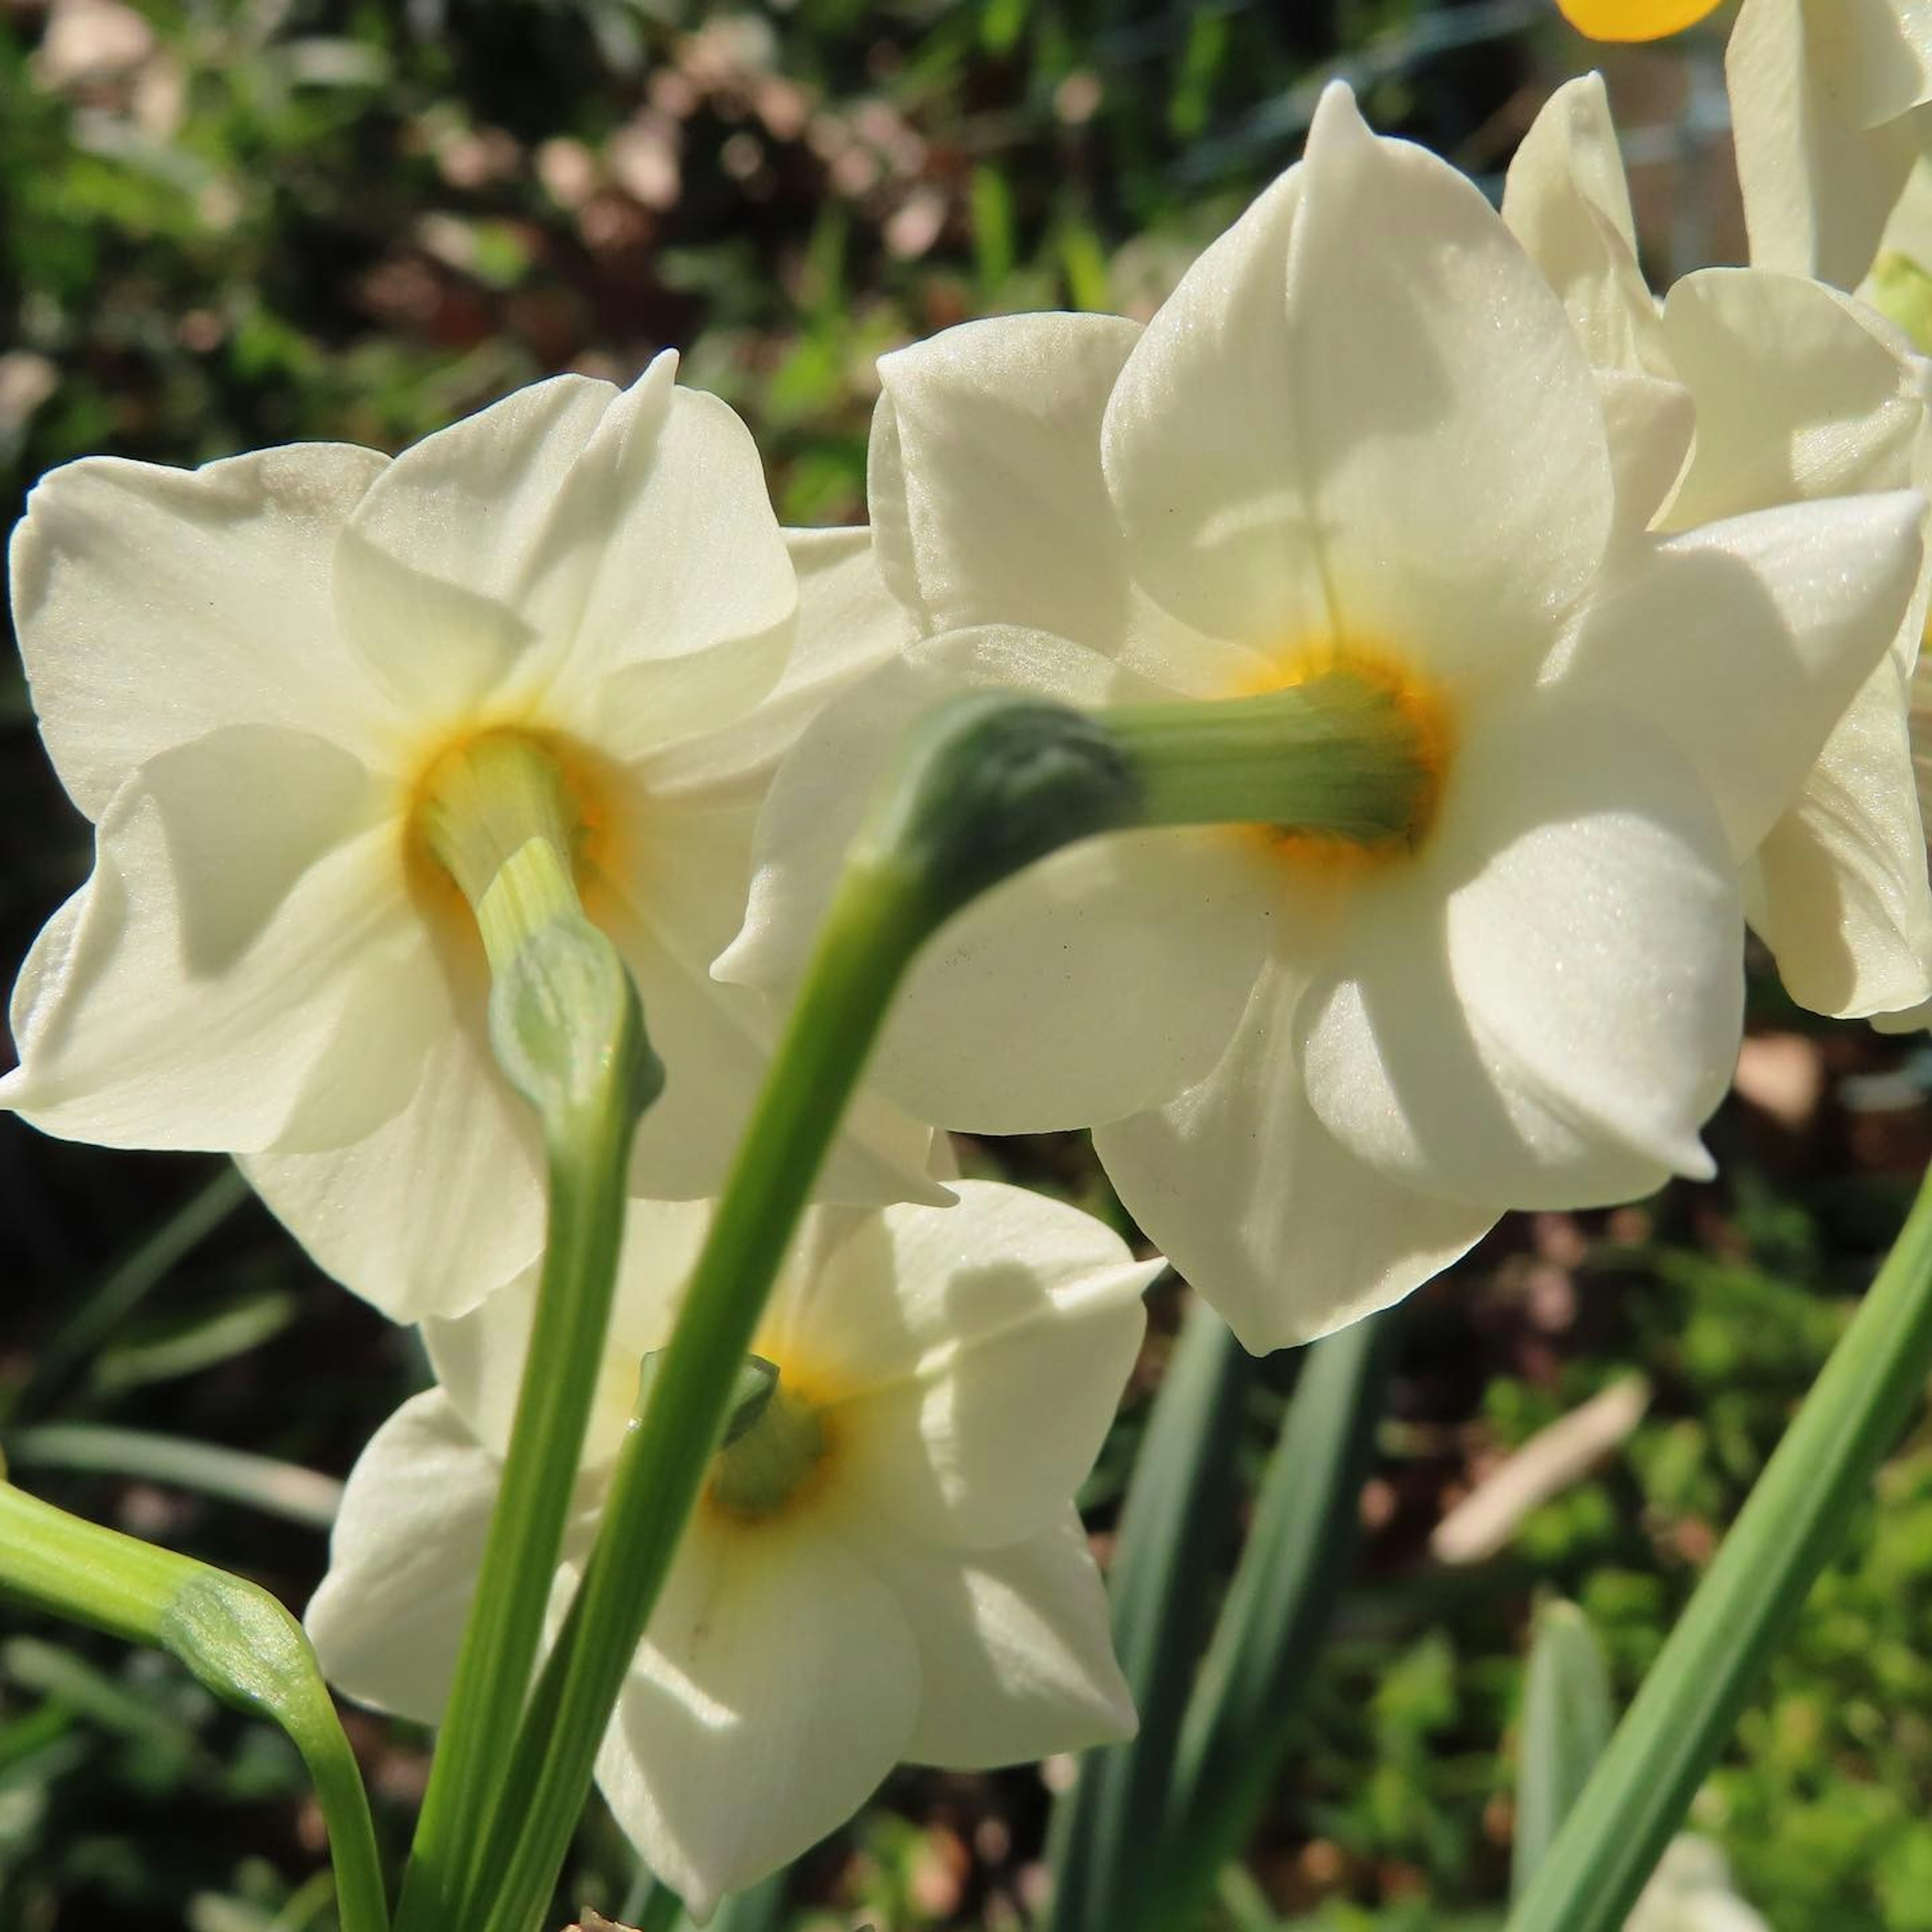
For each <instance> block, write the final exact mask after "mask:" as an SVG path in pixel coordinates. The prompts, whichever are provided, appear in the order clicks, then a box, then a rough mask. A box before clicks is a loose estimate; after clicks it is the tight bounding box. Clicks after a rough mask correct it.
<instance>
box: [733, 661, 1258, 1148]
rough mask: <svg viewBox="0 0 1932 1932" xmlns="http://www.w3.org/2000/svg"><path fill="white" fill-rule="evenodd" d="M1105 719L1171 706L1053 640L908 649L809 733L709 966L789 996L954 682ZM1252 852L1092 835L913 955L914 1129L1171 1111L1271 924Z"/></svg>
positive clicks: (778, 789) (905, 1041) (1251, 971)
mask: <svg viewBox="0 0 1932 1932" xmlns="http://www.w3.org/2000/svg"><path fill="white" fill-rule="evenodd" d="M976 686H977V687H981V688H1019V689H1030V690H1033V691H1039V692H1040V693H1041V694H1043V695H1046V696H1049V697H1054V698H1056V699H1059V700H1064V701H1065V702H1068V703H1075V704H1080V705H1086V706H1096V705H1101V704H1106V703H1126V702H1130V701H1134V700H1145V699H1147V698H1148V697H1158V696H1160V691H1158V690H1157V688H1155V687H1153V686H1151V685H1148V684H1146V683H1145V682H1143V681H1142V680H1141V679H1139V678H1138V677H1137V676H1134V675H1133V674H1132V673H1129V672H1127V671H1126V670H1124V669H1123V667H1121V666H1119V665H1118V664H1112V663H1110V662H1109V661H1108V660H1107V659H1106V658H1103V657H1101V656H1100V655H1098V654H1097V653H1096V652H1091V651H1089V650H1087V649H1084V648H1083V647H1082V646H1080V645H1078V644H1076V643H1071V642H1069V641H1068V640H1065V639H1063V638H1058V637H1052V636H1050V635H1049V634H1047V633H1046V632H1043V631H1009V630H1004V629H992V628H989V629H986V630H981V631H959V632H956V633H954V634H952V635H950V636H949V637H944V638H938V639H934V640H929V641H928V642H926V643H922V644H919V645H917V646H914V647H913V649H911V650H910V651H909V652H907V653H906V655H904V657H903V658H901V660H900V661H898V663H896V664H891V665H888V666H886V667H884V668H883V669H882V670H880V671H878V672H877V673H874V675H873V676H871V677H868V678H867V679H865V680H864V682H862V683H861V684H859V685H856V686H855V687H854V688H853V689H852V690H851V691H850V692H848V693H847V694H846V695H845V696H844V697H841V699H840V700H838V702H837V703H835V704H834V705H832V706H830V707H829V709H827V710H826V712H824V713H823V714H822V715H820V717H819V718H817V719H816V720H815V721H814V723H813V724H812V725H811V727H810V728H809V729H808V730H807V731H806V733H805V735H804V736H802V738H801V739H799V744H798V746H797V748H796V750H795V751H793V754H792V755H791V757H789V758H788V759H787V760H786V761H785V763H784V765H783V766H781V768H780V769H779V772H778V775H777V777H776V779H775V781H774V783H773V784H772V791H771V794H770V796H769V799H767V800H766V804H765V807H764V810H763V814H762V815H761V817H760V820H759V832H758V859H757V869H756V871H755V873H754V877H753V880H752V885H751V895H750V900H749V903H748V907H747V908H746V911H745V925H744V929H743V930H742V932H741V933H740V934H739V937H738V938H737V939H736V940H735V941H733V943H732V944H731V946H730V948H729V949H728V950H727V951H726V952H725V953H724V954H723V955H722V956H721V958H720V959H718V961H717V962H716V964H715V966H714V968H713V971H714V972H715V973H716V974H718V976H719V977H726V978H730V979H731V980H742V981H745V982H748V983H751V984H754V985H756V986H759V987H760V988H762V989H764V990H765V991H766V992H769V993H772V994H774V995H782V994H783V993H784V991H785V990H786V989H789V988H790V986H793V985H795V984H796V980H797V977H798V976H799V974H800V973H801V972H802V969H803V965H804V959H805V942H806V941H808V940H809V938H810V937H811V935H813V934H814V933H815V932H816V930H817V922H818V920H819V919H820V916H822V910H823V907H824V906H825V905H826V903H827V902H828V901H829V898H830V896H831V893H832V888H833V885H834V883H835V880H836V879H837V877H838V868H839V866H840V865H841V863H842V861H843V858H844V850H845V847H846V846H847V843H848V842H849V841H850V838H851V836H852V835H853V832H854V831H856V829H857V826H858V824H859V820H860V818H861V817H862V814H863V811H864V809H865V803H866V801H867V799H868V796H869V795H870V794H871V791H872V790H873V788H874V786H875V785H876V784H877V781H878V779H879V778H880V777H881V776H882V775H883V772H884V770H885V768H886V763H887V762H888V760H889V758H890V757H891V754H892V748H893V747H894V746H895V744H896V743H897V742H898V740H899V739H900V737H901V736H902V734H903V733H904V731H905V730H906V729H907V727H908V726H909V725H910V724H911V723H912V721H913V719H915V718H917V717H918V716H919V715H920V713H921V712H924V711H925V710H926V709H929V707H930V706H932V705H933V704H935V703H938V702H939V701H940V700H941V699H943V698H944V697H947V696H948V695H949V694H951V693H953V692H955V691H959V690H960V689H962V688H972V687H976ZM1277 910H1278V907H1277V894H1276V892H1275V891H1274V874H1273V869H1272V868H1271V865H1270V864H1269V862H1268V854H1267V853H1266V851H1265V848H1264V847H1262V844H1260V842H1259V841H1256V840H1253V839H1251V838H1247V836H1245V835H1242V834H1241V833H1238V832H1223V831H1220V830H1218V829H1217V830H1213V831H1209V832H1175V831H1161V832H1151V833H1131V834H1126V835H1116V836H1113V837H1109V838H1103V839H1097V840H1094V841H1090V842H1088V843H1087V844H1084V845H1079V846H1075V847H1070V848H1069V849H1068V850H1065V851H1063V852H1060V853H1055V855H1054V856H1052V858H1050V859H1047V860H1046V861H1045V862H1043V863H1042V864H1040V865H1036V866H1033V867H1031V868H1028V871H1025V872H1024V873H1022V874H1019V876H1017V877H1015V878H1013V879H1011V880H1007V881H1006V882H1005V883H1003V884H1001V885H1000V886H997V887H995V889H993V890H992V892H989V893H988V894H987V895H986V897H985V898H983V899H981V900H980V901H977V902H976V903H975V904H973V905H972V906H970V907H968V909H967V910H965V912H964V913H962V914H961V915H960V916H959V917H958V918H956V919H953V920H951V921H950V922H948V924H947V926H946V927H945V928H944V930H943V931H942V932H941V933H940V934H939V935H938V937H937V938H935V940H934V941H932V944H929V946H928V947H926V949H925V950H924V952H923V953H922V954H921V955H920V956H919V959H918V960H917V961H916V962H915V964H914V965H913V971H912V973H911V974H910V977H909V978H908V980H907V983H906V985H905V987H904V990H903V991H902V992H901V994H900V995H899V997H898V1000H897V1001H895V1004H894V1008H893V1013H892V1017H891V1019H889V1021H888V1022H887V1025H886V1031H885V1034H884V1036H883V1039H882V1040H881V1042H880V1046H879V1049H878V1052H877V1058H876V1059H875V1061H874V1070H875V1072H874V1077H875V1078H876V1079H877V1082H878V1084H879V1085H880V1088H882V1089H883V1090H884V1091H886V1093H888V1094H890V1095H891V1096H892V1097H893V1098H894V1099H895V1100H897V1101H898V1103H900V1104H901V1106H904V1107H905V1108H906V1109H907V1110H908V1111H909V1112H911V1113H912V1114H913V1115H915V1116H916V1117H917V1118H920V1119H923V1120H931V1121H938V1122H940V1123H941V1124H944V1125H945V1126H947V1127H956V1128H960V1129H964V1130H969V1131H973V1132H978V1133H1028V1132H1033V1131H1038V1130H1046V1129H1049V1128H1055V1127H1081V1126H1085V1125H1086V1124H1088V1123H1090V1122H1091V1121H1102V1120H1111V1119H1113V1118H1116V1117H1117V1116H1118V1115H1121V1114H1126V1113H1131V1112H1135V1111H1136V1110H1137V1109H1139V1108H1142V1107H1144V1106H1148V1105H1150V1104H1151V1103H1155V1102H1157V1101H1159V1100H1162V1099H1164V1098H1165V1097H1166V1096H1168V1095H1169V1094H1172V1093H1174V1092H1176V1091H1178V1089H1179V1088H1181V1087H1184V1086H1185V1085H1187V1084H1188V1083H1189V1082H1190V1081H1192V1080H1193V1079H1198V1078H1199V1076H1200V1075H1201V1073H1202V1072H1204V1071H1205V1070H1206V1069H1207V1068H1208V1067H1210V1066H1211V1065H1212V1064H1214V1060H1215V1058H1217V1055H1219V1053H1220V1049H1221V1047H1222V1046H1223V1043H1225V1042H1226V1038H1227V1035H1228V1031H1229V1028H1232V1025H1233V1024H1234V1022H1235V1017H1236V1016H1237V1015H1238V1013H1239V1012H1240V1011H1241V1004H1242V1002H1243V1001H1244V1000H1245V998H1247V989H1248V988H1249V987H1250V986H1251V985H1252V984H1253V980H1254V976H1255V974H1256V971H1257V970H1258V969H1259V965H1260V962H1261V959H1262V954H1263V953H1264V952H1265V949H1266V947H1267V944H1268V932H1269V925H1270V921H1271V918H1272V917H1273V916H1274V915H1275V913H1277Z"/></svg>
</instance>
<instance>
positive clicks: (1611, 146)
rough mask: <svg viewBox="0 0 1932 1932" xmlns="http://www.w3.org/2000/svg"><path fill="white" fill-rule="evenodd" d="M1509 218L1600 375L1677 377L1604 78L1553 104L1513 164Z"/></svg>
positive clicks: (1580, 82)
mask: <svg viewBox="0 0 1932 1932" xmlns="http://www.w3.org/2000/svg"><path fill="white" fill-rule="evenodd" d="M1502 213H1503V219H1504V220H1505V221H1506V222H1507V223H1508V224H1509V226H1510V229H1511V233H1514V235H1515V236H1516V238H1517V240H1518V241H1520V242H1521V243H1522V244H1523V247H1524V248H1526V249H1527V250H1528V251H1529V256H1530V259H1531V260H1532V261H1533V262H1535V264H1536V266H1538V268H1539V269H1541V270H1542V271H1543V272H1544V275H1546V276H1547V278H1549V281H1550V286H1551V287H1553V289H1555V290H1556V293H1558V294H1559V296H1562V299H1563V306H1564V308H1565V311H1567V312H1568V315H1569V317H1570V321H1571V326H1573V327H1574V329H1575V330H1576V331H1577V336H1578V338H1580V340H1581V341H1582V343H1583V347H1584V350H1585V352H1586V353H1587V354H1588V356H1589V359H1590V362H1591V364H1592V366H1593V367H1595V368H1598V369H1616V370H1621V371H1624V372H1625V373H1626V374H1648V375H1652V376H1664V377H1667V376H1669V375H1670V373H1671V369H1670V356H1669V353H1668V351H1667V350H1666V348H1665V347H1664V334H1663V328H1662V325H1661V322H1660V321H1659V320H1658V312H1657V302H1656V299H1655V297H1653V296H1652V294H1651V293H1650V289H1649V284H1647V283H1646V281H1645V280H1644V278H1643V269H1642V268H1641V267H1640V266H1639V265H1638V262H1637V227H1636V224H1635V223H1634V220H1632V218H1631V202H1630V186H1629V184H1628V182H1627V181H1625V178H1624V167H1623V157H1622V154H1620V153H1619V150H1618V147H1617V130H1616V127H1615V125H1614V124H1613V122H1612V121H1611V119H1610V99H1609V96H1608V95H1607V93H1606V92H1605V91H1604V79H1603V76H1602V75H1601V74H1585V75H1583V76H1582V77H1580V78H1579V79H1577V80H1573V81H1571V82H1569V83H1567V84H1566V85H1565V86H1562V87H1559V89H1557V90H1556V92H1555V93H1554V94H1553V95H1551V96H1550V98H1549V100H1548V101H1546V102H1545V103H1544V106H1543V109H1542V111H1541V113H1538V115H1537V117H1536V118H1535V121H1533V122H1532V123H1531V124H1530V130H1529V133H1527V134H1526V135H1525V136H1523V140H1522V142H1521V144H1520V145H1519V146H1518V148H1517V151H1516V157H1515V158H1514V160H1512V161H1511V163H1510V167H1509V174H1508V178H1507V179H1506V180H1505V182H1504V184H1503V206H1502Z"/></svg>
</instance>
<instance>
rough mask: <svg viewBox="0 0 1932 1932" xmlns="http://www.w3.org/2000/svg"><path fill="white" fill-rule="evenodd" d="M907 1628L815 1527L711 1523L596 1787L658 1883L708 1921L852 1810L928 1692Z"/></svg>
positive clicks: (670, 1602) (676, 1569)
mask: <svg viewBox="0 0 1932 1932" xmlns="http://www.w3.org/2000/svg"><path fill="white" fill-rule="evenodd" d="M921 1687H922V1671H921V1669H920V1666H919V1652H918V1649H917V1646H916V1645H915V1643H913V1636H912V1633H911V1631H910V1629H909V1628H907V1623H906V1619H905V1614H904V1612H903V1611H902V1610H901V1609H900V1608H899V1606H898V1604H897V1603H896V1602H895V1601H894V1599H893V1597H892V1594H891V1592H889V1590H888V1589H886V1587H885V1586H884V1585H883V1583H881V1582H880V1580H879V1579H878V1578H877V1577H876V1576H875V1575H874V1574H873V1573H872V1571H871V1569H870V1568H869V1567H868V1565H866V1564H865V1562H863V1560H862V1559H859V1558H857V1557H856V1555H855V1553H854V1552H853V1551H852V1550H850V1549H849V1548H848V1547H847V1546H846V1545H844V1544H842V1543H841V1542H840V1541H838V1540H837V1539H836V1538H831V1537H828V1536H826V1535H823V1534H822V1533H815V1532H814V1531H813V1530H812V1529H811V1526H809V1525H800V1526H796V1527H795V1526H792V1525H791V1524H790V1523H783V1522H781V1523H775V1524H772V1525H769V1526H763V1527H756V1528H751V1529H744V1528H740V1527H734V1526H730V1525H729V1524H724V1525H721V1524H720V1523H718V1520H716V1519H715V1518H712V1517H709V1516H707V1515H706V1514H705V1513H704V1512H703V1511H700V1514H698V1515H697V1517H694V1519H693V1520H692V1522H691V1526H690V1527H689V1528H688V1529H687V1530H686V1532H685V1540H684V1542H683V1543H682V1544H681V1545H680V1547H679V1550H678V1555H677V1560H676V1564H675V1565H673V1568H672V1571H671V1574H670V1578H669V1580H668V1582H667V1585H666V1586H665V1589H664V1595H663V1596H662V1597H661V1598H660V1599H659V1601H658V1606H657V1608H656V1610H655V1611H654V1612H653V1613H652V1618H651V1625H650V1631H649V1636H648V1637H646V1640H645V1641H644V1643H643V1645H642V1646H641V1647H640V1649H639V1650H638V1652H637V1660H636V1661H635V1663H634V1664H633V1665H632V1666H631V1672H630V1675H629V1676H628V1678H626V1679H625V1683H624V1688H623V1690H622V1692H621V1693H620V1694H619V1697H618V1701H617V1708H616V1712H615V1714H614V1715H613V1717H612V1719H611V1722H610V1730H609V1732H608V1733H607V1734H606V1736H605V1739H604V1745H603V1748H602V1749H601V1751H599V1752H598V1758H597V1782H598V1787H599V1788H600V1789H601V1790H602V1792H603V1793H604V1799H605V1800H606V1802H607V1803H608V1804H609V1805H610V1810H611V1813H612V1814H613V1816H614V1817H616V1820H617V1823H619V1825H620V1826H622V1828H623V1829H624V1831H625V1832H626V1833H627V1834H628V1835H629V1837H630V1838H631V1841H633V1842H634V1843H635V1844H636V1845H637V1848H638V1849H639V1850H640V1852H642V1853H643V1857H644V1859H645V1861H646V1863H647V1864H649V1866H650V1868H651V1869H652V1871H653V1872H655V1873H656V1874H657V1875H658V1877H659V1878H660V1879H662V1880H663V1881H664V1883H665V1884H667V1885H670V1887H671V1888H673V1890H674V1891H676V1893H677V1894H678V1895H679V1897H681V1898H682V1900H684V1901H685V1906H686V1907H687V1909H689V1911H690V1912H691V1915H692V1916H693V1917H694V1918H697V1919H699V1920H700V1921H702V1920H703V1918H706V1917H707V1916H709V1913H710V1912H711V1910H712V1908H713V1907H714V1906H715V1904H716V1903H717V1901H718V1897H719V1895H720V1894H721V1893H724V1892H727V1891H739V1890H741V1889H742V1888H744V1887H745V1886H747V1885H751V1884H753V1883H754V1882H756V1881H757V1879H760V1878H763V1876H765V1875H766V1873H769V1872H771V1871H773V1870H776V1869H777V1868H778V1867H779V1866H781V1865H783V1864H787V1863H789V1862H790V1860H791V1859H793V1858H796V1856H797V1855H799V1853H800V1852H803V1851H805V1850H807V1849H809V1848H810V1847H811V1846H812V1845H813V1844H814V1843H816V1842H817V1841H818V1840H819V1839H820V1838H822V1837H823V1836H824V1835H825V1834H826V1832H829V1831H831V1830H832V1829H833V1828H834V1827H835V1826H838V1825H841V1824H843V1823H844V1822H845V1820H847V1819H848V1818H849V1817H851V1816H852V1814H853V1813H854V1812H855V1811H857V1810H858V1809H859V1806H860V1805H862V1804H863V1803H864V1802H865V1799H867V1798H868V1797H869V1796H871V1793H872V1792H873V1790H874V1789H875V1788H876V1787H877V1785H878V1784H879V1782H880V1780H881V1779H882V1778H883V1777H884V1776H885V1775H886V1772H888V1771H889V1770H890V1769H892V1766H893V1765H894V1764H895V1763H897V1762H898V1760H899V1759H900V1757H901V1756H902V1755H903V1754H904V1751H905V1748H906V1745H907V1741H908V1740H909V1739H910V1737H911V1736H912V1732H913V1724H914V1721H915V1720H916V1715H917V1713H918V1709H919V1697H920V1693H921Z"/></svg>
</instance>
